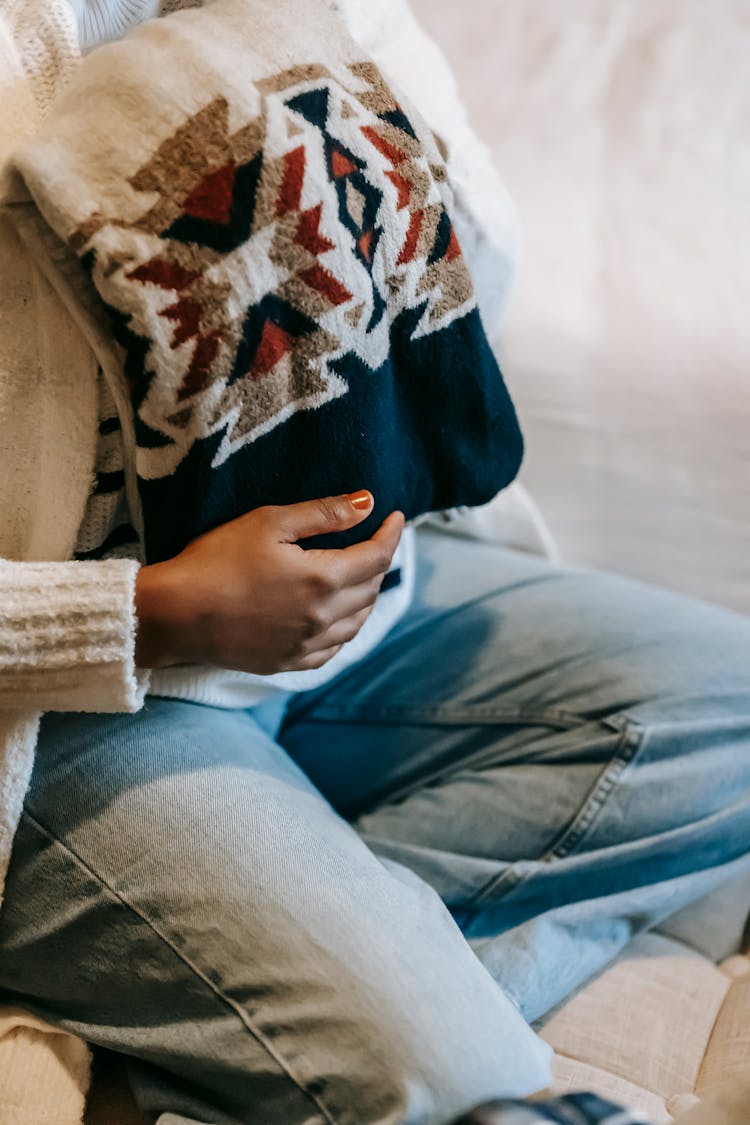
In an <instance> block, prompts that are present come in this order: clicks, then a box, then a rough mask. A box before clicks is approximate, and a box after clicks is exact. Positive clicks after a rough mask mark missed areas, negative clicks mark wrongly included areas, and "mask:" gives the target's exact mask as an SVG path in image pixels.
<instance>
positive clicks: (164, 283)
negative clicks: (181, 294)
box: [128, 258, 200, 291]
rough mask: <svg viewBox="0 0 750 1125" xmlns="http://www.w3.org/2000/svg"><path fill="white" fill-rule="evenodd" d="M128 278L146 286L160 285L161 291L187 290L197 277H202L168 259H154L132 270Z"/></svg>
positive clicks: (195, 271) (194, 271)
mask: <svg viewBox="0 0 750 1125" xmlns="http://www.w3.org/2000/svg"><path fill="white" fill-rule="evenodd" d="M128 277H131V278H132V279H133V281H140V282H142V283H143V284H144V285H145V284H147V283H150V284H151V285H158V286H159V288H160V289H177V290H178V291H179V290H180V289H187V287H188V285H190V284H191V283H192V282H193V281H195V279H196V277H200V274H199V273H198V272H197V270H186V269H183V267H182V266H180V265H178V264H177V262H170V261H168V260H167V259H166V258H152V259H151V261H150V262H144V264H143V265H142V266H138V268H137V269H134V270H132V271H131V272H130V273H129V274H128Z"/></svg>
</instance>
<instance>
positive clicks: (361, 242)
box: [357, 230, 372, 262]
mask: <svg viewBox="0 0 750 1125" xmlns="http://www.w3.org/2000/svg"><path fill="white" fill-rule="evenodd" d="M357 249H358V250H359V252H360V254H361V255H362V257H363V258H364V259H365V261H367V262H369V261H370V258H371V256H372V231H371V230H366V231H365V232H364V234H361V235H360V236H359V238H358V239H357Z"/></svg>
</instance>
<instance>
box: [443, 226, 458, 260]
mask: <svg viewBox="0 0 750 1125" xmlns="http://www.w3.org/2000/svg"><path fill="white" fill-rule="evenodd" d="M460 257H461V243H460V242H459V241H458V236H457V235H456V231H455V228H454V227H451V237H450V242H449V243H448V249H447V250H446V251H445V260H446V261H447V262H452V261H454V259H456V258H460Z"/></svg>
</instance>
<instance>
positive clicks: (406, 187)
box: [386, 169, 411, 211]
mask: <svg viewBox="0 0 750 1125" xmlns="http://www.w3.org/2000/svg"><path fill="white" fill-rule="evenodd" d="M386 176H387V177H388V179H389V180H390V181H391V183H392V184H393V186H394V187H395V188H396V191H397V192H398V203H397V204H396V206H397V208H398V210H399V211H403V209H404V207H407V206H408V204H409V200H410V199H411V184H410V183H409V181H408V180H407V179H405V177H404V176H402V175H400V173H398V172H394V171H393V170H392V169H389V170H388V171H387V172H386Z"/></svg>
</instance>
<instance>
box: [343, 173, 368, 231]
mask: <svg viewBox="0 0 750 1125" xmlns="http://www.w3.org/2000/svg"><path fill="white" fill-rule="evenodd" d="M346 205H347V207H348V209H349V214H350V215H351V217H352V218H353V219H354V222H355V223H356V224H357V226H358V227H361V226H362V219H363V218H364V214H365V197H364V195H362V192H361V191H357V189H356V188H355V186H354V184H353V183H352V182H351V180H347V181H346Z"/></svg>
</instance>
